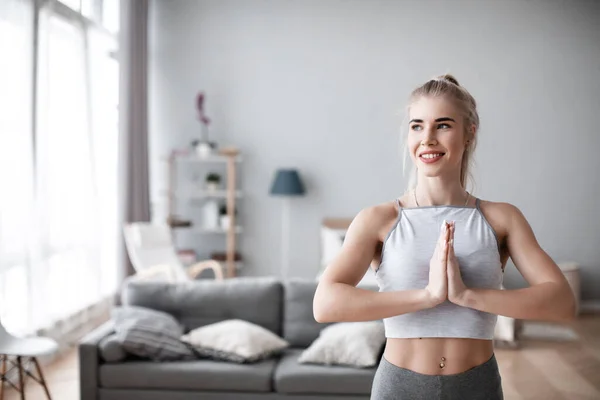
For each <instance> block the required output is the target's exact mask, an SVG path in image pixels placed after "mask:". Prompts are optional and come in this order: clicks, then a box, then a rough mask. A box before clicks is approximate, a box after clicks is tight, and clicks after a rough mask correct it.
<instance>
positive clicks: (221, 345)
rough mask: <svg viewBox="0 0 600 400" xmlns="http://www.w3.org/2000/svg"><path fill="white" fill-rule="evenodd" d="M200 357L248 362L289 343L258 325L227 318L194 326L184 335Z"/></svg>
mask: <svg viewBox="0 0 600 400" xmlns="http://www.w3.org/2000/svg"><path fill="white" fill-rule="evenodd" d="M181 340H183V341H185V342H187V343H189V344H190V345H191V346H193V347H194V350H195V351H196V353H198V355H200V356H201V357H208V358H211V359H215V360H220V361H230V362H235V363H251V362H256V361H259V360H263V359H265V358H268V357H271V356H273V355H275V354H277V353H279V352H281V351H282V350H283V349H285V348H286V347H288V346H289V343H288V342H286V341H285V340H283V339H282V338H280V337H279V336H277V335H276V334H274V333H273V332H271V331H269V330H268V329H265V328H263V327H261V326H258V325H256V324H253V323H251V322H248V321H243V320H240V319H229V320H225V321H221V322H217V323H214V324H210V325H206V326H202V327H200V328H196V329H194V330H192V331H190V332H188V334H186V335H183V336H182V337H181Z"/></svg>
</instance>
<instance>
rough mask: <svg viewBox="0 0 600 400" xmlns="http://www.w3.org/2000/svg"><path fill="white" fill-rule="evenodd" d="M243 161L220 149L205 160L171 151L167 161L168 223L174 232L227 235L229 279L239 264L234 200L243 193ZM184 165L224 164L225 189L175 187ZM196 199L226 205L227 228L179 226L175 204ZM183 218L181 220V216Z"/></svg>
mask: <svg viewBox="0 0 600 400" xmlns="http://www.w3.org/2000/svg"><path fill="white" fill-rule="evenodd" d="M241 161H242V158H241V157H240V155H239V152H238V151H237V150H236V149H222V150H221V151H220V154H214V155H210V156H206V157H200V156H198V155H196V154H194V153H185V154H179V153H176V152H174V153H173V154H172V155H171V156H170V157H169V158H168V163H169V189H168V190H166V191H165V192H164V194H166V195H167V196H168V203H169V206H168V207H169V217H168V221H167V222H168V223H169V225H171V229H172V230H173V231H174V232H178V231H186V232H191V233H193V234H204V235H207V234H211V235H214V234H218V235H226V250H225V254H226V262H225V270H226V271H225V275H226V277H228V278H232V277H235V276H236V270H237V269H238V268H239V266H240V265H241V264H240V263H239V262H236V261H235V253H236V244H237V243H236V242H237V239H236V236H237V235H238V234H240V233H242V227H241V226H239V225H237V223H236V213H235V210H236V201H237V200H238V199H240V198H242V197H243V194H242V191H241V190H238V189H237V185H236V179H237V164H239V163H240V162H241ZM187 163H202V164H210V163H223V164H225V167H226V170H227V173H226V175H227V176H226V188H225V189H224V190H207V189H200V188H198V189H196V188H190V187H187V188H180V187H178V186H179V185H178V179H177V178H178V168H181V167H185V164H187ZM195 199H223V200H225V202H226V208H227V215H228V216H229V221H230V224H229V225H230V226H229V227H228V228H205V227H202V226H194V225H191V226H178V225H177V223H176V221H174V220H173V217H175V216H176V217H178V218H179V217H181V216H179V215H178V214H177V212H176V203H177V202H178V201H182V200H195ZM181 218H182V219H183V217H181Z"/></svg>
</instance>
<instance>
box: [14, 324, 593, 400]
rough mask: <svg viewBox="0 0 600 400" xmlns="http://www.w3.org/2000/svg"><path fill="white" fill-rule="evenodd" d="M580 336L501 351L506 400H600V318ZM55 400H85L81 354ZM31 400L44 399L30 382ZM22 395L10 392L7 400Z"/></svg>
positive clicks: (58, 382) (66, 365)
mask: <svg viewBox="0 0 600 400" xmlns="http://www.w3.org/2000/svg"><path fill="white" fill-rule="evenodd" d="M567 325H569V326H571V327H572V328H573V329H574V330H575V331H576V332H577V333H578V334H579V336H580V338H581V340H579V341H574V342H556V341H553V342H551V341H533V340H528V341H523V342H522V343H521V347H520V348H519V349H518V350H504V349H496V358H497V360H498V364H499V366H500V374H501V376H502V387H503V389H504V398H505V399H506V400H521V399H527V400H534V399H540V400H584V399H585V400H592V399H595V400H597V399H600V315H583V316H581V317H580V318H579V319H578V320H577V321H574V322H572V323H569V324H567ZM45 375H46V379H47V380H48V381H49V385H50V392H51V393H52V396H53V399H54V400H76V399H79V388H78V386H79V384H78V371H77V350H76V349H73V350H71V351H69V352H68V353H67V354H66V355H65V356H64V357H63V358H61V359H59V360H58V361H56V362H55V363H54V364H52V365H49V366H47V367H46V368H45ZM26 386H27V390H26V398H27V399H30V400H41V399H44V398H45V397H44V394H43V392H42V391H41V388H40V387H39V386H38V385H37V384H36V383H35V382H33V381H29V382H28V384H27V385H26ZM17 399H19V395H18V394H17V393H15V392H13V391H10V390H9V391H8V392H7V395H6V396H5V400H17Z"/></svg>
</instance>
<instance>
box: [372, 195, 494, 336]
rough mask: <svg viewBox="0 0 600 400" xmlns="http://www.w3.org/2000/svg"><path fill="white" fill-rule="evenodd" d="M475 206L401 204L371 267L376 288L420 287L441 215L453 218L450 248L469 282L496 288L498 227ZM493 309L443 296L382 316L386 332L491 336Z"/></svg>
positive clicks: (423, 283) (437, 235) (445, 218)
mask: <svg viewBox="0 0 600 400" xmlns="http://www.w3.org/2000/svg"><path fill="white" fill-rule="evenodd" d="M479 203H480V202H479V199H477V201H476V206H475V207H460V206H428V207H416V208H402V207H399V211H398V219H397V221H396V223H395V224H394V226H393V228H392V229H391V231H390V232H389V233H388V235H387V237H386V239H385V241H384V243H383V247H382V250H381V263H380V265H379V267H378V268H377V271H376V273H375V278H376V280H377V284H378V285H379V291H380V292H388V291H399V290H409V289H423V288H425V287H426V286H427V283H428V282H429V261H430V260H431V256H432V255H433V251H434V249H435V245H436V243H437V240H438V238H439V234H440V228H441V226H442V223H443V221H444V220H447V221H456V222H455V232H454V252H455V254H456V258H457V259H458V263H459V266H460V272H461V275H462V279H463V281H464V282H465V285H466V286H467V287H473V288H487V289H500V288H501V284H502V281H503V277H504V271H503V269H502V262H501V260H500V252H499V249H498V240H497V237H496V233H495V232H494V230H493V229H492V227H491V226H490V224H489V223H488V221H487V220H486V219H485V217H484V215H483V213H482V212H481V210H480V206H479ZM496 321H497V315H495V314H490V313H486V312H482V311H478V310H474V309H472V308H467V307H461V306H458V305H456V304H454V303H451V302H449V301H445V302H444V303H441V304H439V305H437V306H435V307H433V308H429V309H425V310H419V311H416V312H412V313H407V314H402V315H397V316H394V317H390V318H385V319H384V321H383V322H384V325H385V335H386V337H388V338H417V337H452V338H473V339H489V340H491V339H493V336H494V329H495V326H496Z"/></svg>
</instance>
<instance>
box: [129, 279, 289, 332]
mask: <svg viewBox="0 0 600 400" xmlns="http://www.w3.org/2000/svg"><path fill="white" fill-rule="evenodd" d="M121 298H122V299H121V300H122V303H123V304H128V305H137V306H142V307H148V308H152V309H155V310H160V311H165V312H167V313H169V314H171V315H174V316H175V317H176V318H177V319H178V320H179V322H181V323H182V324H183V325H184V328H185V332H188V331H190V330H192V329H195V328H198V327H200V326H204V325H208V324H212V323H215V322H219V321H223V320H226V319H235V318H237V319H242V320H246V321H249V322H252V323H254V324H257V325H260V326H262V327H263V328H266V329H268V330H270V331H271V332H273V333H275V334H277V335H281V313H282V311H281V310H282V299H283V287H282V285H281V283H280V282H278V281H277V280H276V279H274V278H263V277H241V278H232V279H226V280H223V281H214V280H196V281H190V282H180V283H166V282H144V281H128V282H127V283H126V284H125V286H124V288H123V291H122V294H121Z"/></svg>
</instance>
